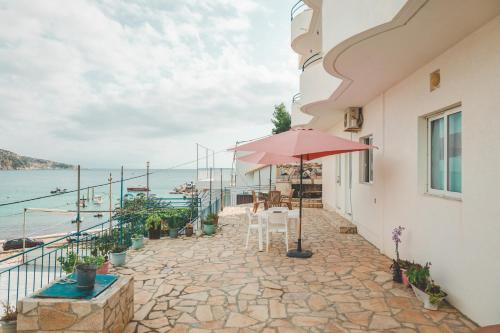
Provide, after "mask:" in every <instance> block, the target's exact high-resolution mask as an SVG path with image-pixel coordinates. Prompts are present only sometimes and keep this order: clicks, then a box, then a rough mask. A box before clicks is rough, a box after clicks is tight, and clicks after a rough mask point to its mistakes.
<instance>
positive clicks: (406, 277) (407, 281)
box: [401, 268, 410, 287]
mask: <svg viewBox="0 0 500 333" xmlns="http://www.w3.org/2000/svg"><path fill="white" fill-rule="evenodd" d="M401 277H402V278H403V285H405V286H407V287H408V286H409V285H410V281H409V280H408V276H406V269H404V268H401Z"/></svg>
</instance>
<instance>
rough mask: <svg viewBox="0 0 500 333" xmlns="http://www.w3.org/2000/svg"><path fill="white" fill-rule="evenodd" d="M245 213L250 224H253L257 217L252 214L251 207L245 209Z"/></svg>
mask: <svg viewBox="0 0 500 333" xmlns="http://www.w3.org/2000/svg"><path fill="white" fill-rule="evenodd" d="M245 212H246V214H247V219H248V224H253V222H254V221H255V220H256V217H257V216H256V215H255V214H254V213H253V212H252V210H251V209H250V208H249V207H245ZM255 222H256V221H255Z"/></svg>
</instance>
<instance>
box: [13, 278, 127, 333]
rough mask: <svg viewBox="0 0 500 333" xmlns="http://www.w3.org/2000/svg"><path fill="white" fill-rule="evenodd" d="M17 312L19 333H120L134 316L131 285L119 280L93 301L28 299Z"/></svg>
mask: <svg viewBox="0 0 500 333" xmlns="http://www.w3.org/2000/svg"><path fill="white" fill-rule="evenodd" d="M17 309H18V317H17V331H18V332H26V333H28V332H39V331H44V332H46V331H47V332H51V331H57V332H82V331H84V332H95V333H101V332H102V333H111V332H123V330H124V329H125V326H126V325H127V324H128V322H129V321H130V320H131V319H132V317H133V316H134V281H133V278H131V277H124V276H122V277H120V278H118V280H117V281H116V282H115V283H114V284H113V285H112V286H111V287H110V288H108V289H107V290H105V291H104V292H103V293H102V294H100V295H99V296H98V297H97V298H94V299H92V300H71V299H56V298H32V297H27V298H25V299H23V300H20V301H19V302H18V304H17Z"/></svg>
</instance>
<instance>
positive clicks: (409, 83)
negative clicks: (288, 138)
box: [291, 0, 500, 325]
mask: <svg viewBox="0 0 500 333" xmlns="http://www.w3.org/2000/svg"><path fill="white" fill-rule="evenodd" d="M499 14H500V1H498V0H481V1H474V0H461V1H454V0H429V1H427V0H408V1H405V0H384V1H371V0H328V1H326V0H325V1H321V0H304V1H300V2H299V3H297V4H296V5H295V6H294V8H293V9H292V13H291V47H292V49H293V50H294V51H295V52H296V53H297V54H298V55H299V70H300V72H301V74H300V92H298V93H297V94H296V95H295V96H294V97H293V100H292V126H293V127H310V128H316V129H321V130H324V131H327V132H329V133H333V134H335V135H338V136H342V137H344V138H349V139H352V140H355V141H360V142H364V143H369V144H374V145H375V146H377V147H378V149H375V150H373V151H370V152H366V153H365V152H363V153H354V154H345V155H341V156H333V157H328V158H324V159H323V160H322V162H323V205H324V207H326V208H327V209H330V210H333V211H336V212H338V213H339V214H341V215H342V216H344V217H346V218H347V219H349V220H351V221H352V222H353V223H354V224H355V225H356V226H357V228H358V231H359V233H360V234H361V235H362V236H363V237H365V238H366V239H367V240H368V241H370V242H371V243H372V244H373V245H374V246H376V247H377V248H378V249H380V251H381V252H383V253H385V254H387V255H388V256H391V257H393V256H394V253H393V252H394V244H393V241H392V240H391V230H392V229H393V228H394V227H396V226H398V225H402V226H404V227H405V228H406V233H405V238H404V239H403V244H402V246H401V248H400V251H401V254H402V256H403V257H404V258H406V259H409V260H415V261H416V262H419V263H425V262H427V261H430V262H432V269H431V271H432V276H433V277H434V278H435V280H436V282H437V283H438V284H441V285H442V286H445V290H446V292H447V293H448V294H449V297H448V300H449V301H450V302H451V303H452V304H453V305H454V306H456V307H457V308H458V309H460V310H461V311H462V312H463V313H464V314H466V315H467V316H469V317H470V318H471V319H472V320H474V321H476V322H478V323H479V324H481V325H485V324H492V323H498V322H499V321H500V312H499V309H500V298H499V297H498V295H499V294H500V284H499V281H500V265H498V264H493V263H494V262H495V263H496V262H498V260H497V259H496V257H497V255H498V253H500V241H499V237H500V236H499V235H500V223H499V216H500V205H499V204H498V188H499V186H500V182H499V180H498V175H497V174H498V170H500V158H499V157H498V153H497V152H498V149H499V148H498V147H499V144H500V139H499V138H500V137H499V135H498V132H499V128H500V113H499V112H498V108H499V105H500V93H499V92H500V16H499Z"/></svg>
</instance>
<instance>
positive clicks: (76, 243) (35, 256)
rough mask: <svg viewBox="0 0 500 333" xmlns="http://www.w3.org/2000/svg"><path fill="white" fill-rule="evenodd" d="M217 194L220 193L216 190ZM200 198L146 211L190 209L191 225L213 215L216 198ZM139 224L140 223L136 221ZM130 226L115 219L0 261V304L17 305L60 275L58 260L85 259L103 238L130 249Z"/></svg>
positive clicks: (161, 202) (154, 202) (168, 201)
mask: <svg viewBox="0 0 500 333" xmlns="http://www.w3.org/2000/svg"><path fill="white" fill-rule="evenodd" d="M219 192H220V190H219ZM205 197H206V196H205V195H204V196H203V197H198V196H191V197H186V198H150V199H149V200H148V209H155V208H191V214H190V217H189V222H191V223H193V225H194V224H195V223H196V222H197V221H198V220H199V218H200V214H199V213H200V212H201V214H202V216H203V214H205V215H204V216H206V215H207V214H208V213H209V212H210V210H212V211H213V212H215V213H217V212H218V211H219V210H220V209H221V206H220V202H221V200H220V198H216V200H212V201H210V202H207V201H206V199H205ZM140 222H141V223H143V222H144V221H140ZM134 223H137V221H133V220H124V219H123V218H121V217H120V216H119V215H115V216H114V217H113V218H112V219H111V222H110V221H109V220H107V221H105V222H102V223H98V224H95V225H92V226H90V227H88V228H85V229H83V230H81V231H80V232H79V233H77V232H74V233H72V234H69V235H65V236H61V237H58V238H56V239H54V240H51V241H49V242H47V243H45V244H43V245H40V246H37V247H33V248H30V249H27V250H25V251H22V252H19V253H16V254H13V255H11V256H9V257H6V258H4V259H1V260H0V302H4V303H7V304H12V305H15V304H16V303H17V301H18V300H19V299H20V298H22V297H25V296H27V295H29V294H31V293H33V292H34V291H36V290H38V289H39V288H43V287H44V286H46V285H48V284H49V283H51V282H52V281H54V280H56V279H58V278H61V277H62V276H63V275H64V272H63V269H62V265H61V263H60V260H61V259H60V258H65V257H67V256H68V254H69V253H75V254H77V255H78V256H80V257H82V256H89V255H92V254H93V250H94V249H96V248H97V246H98V244H99V241H100V240H101V239H103V238H104V237H106V236H109V237H113V239H116V241H117V242H119V243H122V244H126V245H130V244H131V237H132V235H133V233H134V231H135V230H134V229H135V228H134Z"/></svg>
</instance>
